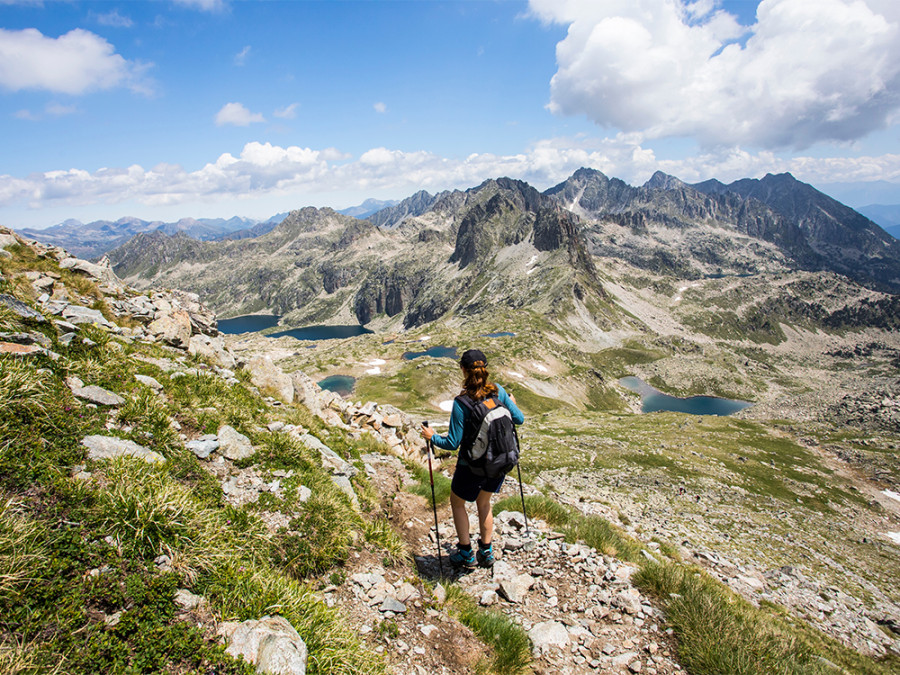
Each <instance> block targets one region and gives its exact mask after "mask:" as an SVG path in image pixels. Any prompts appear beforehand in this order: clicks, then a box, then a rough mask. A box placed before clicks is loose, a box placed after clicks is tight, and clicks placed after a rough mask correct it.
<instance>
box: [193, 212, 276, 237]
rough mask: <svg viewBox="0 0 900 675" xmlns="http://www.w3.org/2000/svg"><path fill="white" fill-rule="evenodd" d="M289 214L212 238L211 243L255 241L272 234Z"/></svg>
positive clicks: (273, 217)
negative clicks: (239, 240) (237, 240)
mask: <svg viewBox="0 0 900 675" xmlns="http://www.w3.org/2000/svg"><path fill="white" fill-rule="evenodd" d="M287 215H288V214H287V213H286V212H285V213H278V214H275V215H274V216H272V217H271V218H269V219H268V220H264V221H262V222H261V223H257V224H256V225H254V226H253V227H250V228H245V229H243V230H235V231H233V232H227V233H225V234H220V235H218V236H216V237H211V238H210V239H209V241H219V240H223V239H253V238H255V237H261V236H262V235H264V234H266V233H268V232H271V231H272V230H274V229H275V228H276V227H278V225H279V224H280V223H281V221H282V220H284V219H285V218H286V217H287Z"/></svg>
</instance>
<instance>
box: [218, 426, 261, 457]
mask: <svg viewBox="0 0 900 675" xmlns="http://www.w3.org/2000/svg"><path fill="white" fill-rule="evenodd" d="M218 437H219V454H220V455H222V456H223V457H227V458H228V459H230V460H232V461H237V460H240V459H246V458H247V457H252V456H253V454H254V453H255V452H256V450H254V449H253V444H252V443H250V439H249V438H247V437H246V436H244V434H242V433H239V432H238V431H237V430H236V429H235V428H234V427H230V426H228V425H227V424H223V425H222V426H221V427H219V433H218Z"/></svg>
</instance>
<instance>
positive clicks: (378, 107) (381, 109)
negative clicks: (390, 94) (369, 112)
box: [372, 101, 387, 113]
mask: <svg viewBox="0 0 900 675" xmlns="http://www.w3.org/2000/svg"><path fill="white" fill-rule="evenodd" d="M372 107H373V108H375V112H377V113H386V112H387V104H386V103H383V102H381V101H378V102H377V103H374V104H373V105H372Z"/></svg>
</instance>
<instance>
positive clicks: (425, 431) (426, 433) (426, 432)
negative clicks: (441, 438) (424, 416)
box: [422, 424, 434, 441]
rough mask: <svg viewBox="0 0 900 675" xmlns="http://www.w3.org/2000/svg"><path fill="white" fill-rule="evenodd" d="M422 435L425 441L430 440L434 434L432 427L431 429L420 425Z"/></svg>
mask: <svg viewBox="0 0 900 675" xmlns="http://www.w3.org/2000/svg"><path fill="white" fill-rule="evenodd" d="M422 436H424V437H425V440H426V441H430V440H431V437H432V436H434V429H432V428H431V427H428V426H425V425H424V424H423V425H422Z"/></svg>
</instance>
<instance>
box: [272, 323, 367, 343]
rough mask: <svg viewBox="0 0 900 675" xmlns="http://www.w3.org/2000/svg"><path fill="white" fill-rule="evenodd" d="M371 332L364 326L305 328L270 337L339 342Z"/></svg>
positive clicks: (282, 332)
mask: <svg viewBox="0 0 900 675" xmlns="http://www.w3.org/2000/svg"><path fill="white" fill-rule="evenodd" d="M371 332H373V331H370V330H369V329H368V328H365V327H363V326H304V327H303V328H291V329H290V330H283V331H281V332H280V333H272V334H271V335H269V336H268V337H272V338H277V337H292V338H294V339H295V340H337V339H340V338H348V337H355V336H357V335H365V334H366V333H371Z"/></svg>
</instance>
